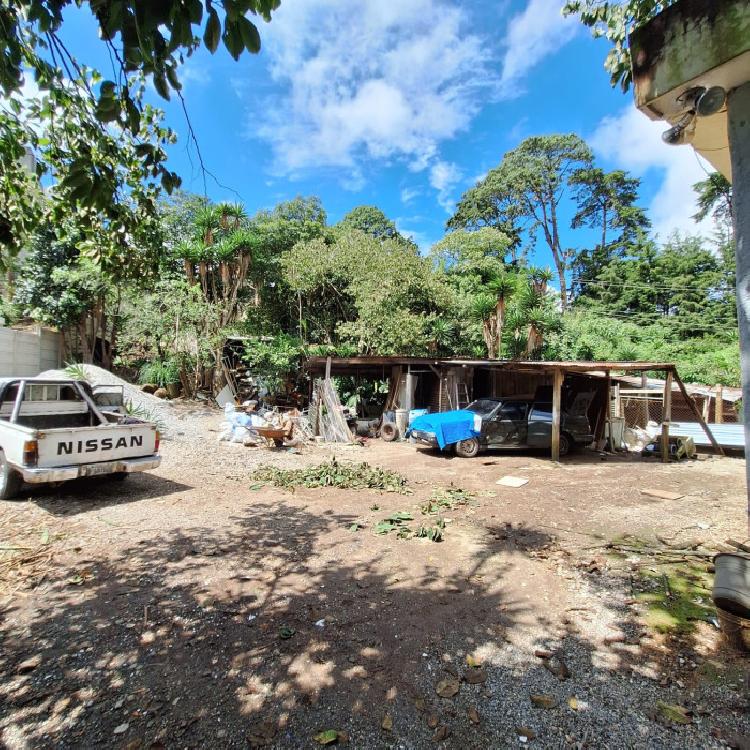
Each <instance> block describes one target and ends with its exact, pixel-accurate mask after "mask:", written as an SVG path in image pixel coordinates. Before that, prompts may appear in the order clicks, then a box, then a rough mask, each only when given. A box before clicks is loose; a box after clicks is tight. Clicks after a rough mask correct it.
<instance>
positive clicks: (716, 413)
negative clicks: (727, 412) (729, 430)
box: [714, 383, 724, 424]
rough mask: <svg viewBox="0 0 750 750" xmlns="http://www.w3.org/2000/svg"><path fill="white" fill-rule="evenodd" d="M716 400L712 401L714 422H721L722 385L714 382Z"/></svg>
mask: <svg viewBox="0 0 750 750" xmlns="http://www.w3.org/2000/svg"><path fill="white" fill-rule="evenodd" d="M715 390H716V400H715V401H714V422H716V424H721V423H722V422H723V421H724V386H723V385H722V384H721V383H717V384H716V389H715Z"/></svg>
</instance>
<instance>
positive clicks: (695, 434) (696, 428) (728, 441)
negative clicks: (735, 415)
mask: <svg viewBox="0 0 750 750" xmlns="http://www.w3.org/2000/svg"><path fill="white" fill-rule="evenodd" d="M708 428H709V429H710V430H711V432H712V433H713V436H714V437H715V438H716V442H717V443H718V444H719V445H721V446H723V447H724V448H744V447H745V426H744V425H741V424H709V425H708ZM660 434H661V431H660ZM669 434H670V435H679V436H681V437H691V438H693V442H694V443H695V444H696V445H703V446H706V445H711V442H710V441H709V439H708V438H707V437H706V433H705V432H703V428H702V427H701V426H700V424H699V423H698V422H670V423H669Z"/></svg>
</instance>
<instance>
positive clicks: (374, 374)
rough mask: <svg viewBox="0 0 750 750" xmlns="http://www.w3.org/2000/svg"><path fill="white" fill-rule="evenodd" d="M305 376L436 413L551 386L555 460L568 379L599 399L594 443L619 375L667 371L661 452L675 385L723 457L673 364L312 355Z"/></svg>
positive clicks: (389, 405) (389, 404)
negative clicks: (362, 384)
mask: <svg viewBox="0 0 750 750" xmlns="http://www.w3.org/2000/svg"><path fill="white" fill-rule="evenodd" d="M305 369H306V371H307V372H308V374H309V375H310V376H311V378H321V377H322V378H325V379H329V378H331V377H333V376H346V377H354V378H362V379H377V380H388V381H389V391H388V396H387V398H386V402H385V409H386V410H388V409H393V408H401V409H406V410H411V409H415V408H426V409H430V411H433V412H434V411H449V410H452V409H461V408H464V407H466V406H468V404H469V403H470V402H471V401H472V400H474V399H475V398H480V397H495V398H500V397H503V396H505V397H508V396H517V397H533V396H534V393H535V392H536V389H537V388H538V387H539V386H543V385H548V386H551V387H552V458H553V460H555V461H557V460H559V457H560V417H561V406H562V387H563V383H564V382H565V381H578V382H579V385H583V386H584V387H586V388H587V389H589V390H590V391H592V392H594V398H593V399H592V401H591V406H590V407H589V418H590V421H591V424H592V425H593V426H594V435H595V439H596V440H597V441H598V440H601V439H603V438H604V436H605V430H606V428H607V425H608V424H609V422H610V413H611V411H610V409H611V393H612V380H613V375H616V374H627V373H647V372H651V373H661V374H663V376H664V391H663V410H662V415H663V418H662V434H661V450H662V460H664V461H666V460H668V459H669V422H670V419H671V402H672V389H673V384H676V385H677V387H678V390H679V392H680V393H681V394H682V396H683V398H684V399H685V402H686V403H687V404H689V405H690V407H691V411H692V413H693V416H694V417H695V420H696V421H697V422H699V423H700V425H701V427H702V429H703V430H704V432H705V434H706V436H707V437H708V439H709V441H710V442H711V445H712V446H713V448H714V450H715V451H716V452H717V453H719V454H722V453H723V451H722V449H721V447H720V445H719V444H718V443H717V442H716V440H715V439H714V436H713V434H712V433H711V430H710V429H709V427H708V425H707V424H706V422H705V420H704V419H703V416H702V415H701V412H700V410H699V409H698V407H697V406H696V405H695V402H694V401H693V399H692V398H690V396H689V395H688V392H687V390H686V388H685V385H684V384H683V382H682V380H681V379H680V377H679V375H678V373H677V368H676V367H675V365H674V364H673V363H671V362H578V361H571V362H540V361H525V360H492V359H436V358H433V357H400V356H390V357H312V358H310V359H309V360H308V361H307V364H306V366H305Z"/></svg>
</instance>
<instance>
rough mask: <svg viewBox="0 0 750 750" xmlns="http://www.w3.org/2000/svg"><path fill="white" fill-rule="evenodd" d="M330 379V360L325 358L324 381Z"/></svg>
mask: <svg viewBox="0 0 750 750" xmlns="http://www.w3.org/2000/svg"><path fill="white" fill-rule="evenodd" d="M330 379H331V358H330V357H326V380H330Z"/></svg>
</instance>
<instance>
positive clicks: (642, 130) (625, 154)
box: [589, 106, 712, 240]
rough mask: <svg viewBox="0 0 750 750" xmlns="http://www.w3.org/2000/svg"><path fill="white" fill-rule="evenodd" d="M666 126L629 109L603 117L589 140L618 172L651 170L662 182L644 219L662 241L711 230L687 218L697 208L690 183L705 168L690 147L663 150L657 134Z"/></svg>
mask: <svg viewBox="0 0 750 750" xmlns="http://www.w3.org/2000/svg"><path fill="white" fill-rule="evenodd" d="M667 127H668V126H667V125H666V124H665V123H663V122H654V121H653V120H649V119H648V117H646V115H644V114H643V113H641V112H639V111H638V110H637V109H636V108H635V107H633V106H629V107H627V108H626V109H624V110H623V111H622V112H620V114H619V115H615V116H612V117H606V118H604V119H603V120H602V121H601V122H600V123H599V126H598V127H597V129H596V131H595V132H594V134H593V136H592V137H591V138H590V139H589V142H590V143H591V145H592V146H593V148H594V150H595V151H596V152H597V153H598V154H600V155H601V156H603V157H605V158H606V159H608V160H609V161H611V162H612V163H613V164H614V165H616V166H617V167H619V168H622V169H627V170H629V171H631V172H633V173H634V174H636V175H638V176H643V175H645V174H647V173H649V172H651V171H656V172H657V173H658V174H660V176H661V183H660V185H659V188H658V190H657V191H656V194H655V196H654V198H653V200H652V201H651V206H650V210H649V216H650V218H651V221H652V223H653V229H654V232H656V233H658V234H659V236H660V237H661V239H663V240H664V239H666V238H667V237H668V235H669V234H670V233H671V232H673V231H675V230H679V231H681V232H705V233H708V232H710V231H711V228H712V224H711V219H706V220H705V221H703V222H701V223H700V224H697V223H696V222H695V221H694V220H693V218H692V216H693V214H695V213H696V211H697V210H698V206H697V204H696V195H695V191H694V190H693V185H694V184H695V183H696V182H698V181H700V180H704V179H705V178H706V170H708V171H711V168H710V167H709V166H708V165H705V164H702V163H701V162H700V161H699V159H700V157H698V155H697V154H696V153H695V151H693V149H692V147H691V146H687V145H685V146H668V145H667V144H666V143H664V142H663V141H662V139H661V134H662V132H663V131H664V130H666V128H667Z"/></svg>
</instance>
